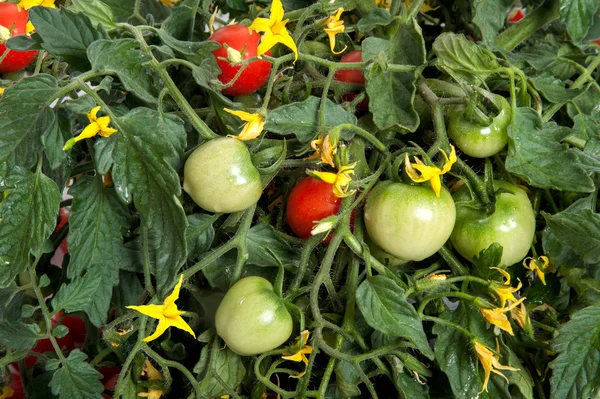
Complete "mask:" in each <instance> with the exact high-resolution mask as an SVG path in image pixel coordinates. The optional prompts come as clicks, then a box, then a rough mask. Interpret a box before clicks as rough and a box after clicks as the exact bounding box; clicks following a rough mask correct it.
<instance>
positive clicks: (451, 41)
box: [433, 33, 499, 85]
mask: <svg viewBox="0 0 600 399" xmlns="http://www.w3.org/2000/svg"><path fill="white" fill-rule="evenodd" d="M433 51H434V52H435V54H436V55H437V60H436V62H435V65H436V66H437V67H438V69H439V70H441V71H442V72H448V73H450V74H451V75H452V77H453V78H455V79H456V80H458V81H463V82H466V83H469V84H474V85H480V84H481V79H485V78H486V77H487V76H488V75H489V74H490V73H491V71H493V70H495V69H497V68H498V67H499V64H498V61H496V57H494V55H493V54H492V53H491V52H489V51H488V50H486V49H485V48H483V47H481V46H478V45H477V44H475V43H473V42H471V41H469V40H467V38H466V37H465V36H464V35H463V34H459V35H457V34H455V33H442V34H441V35H439V36H438V37H437V38H436V39H435V42H434V43H433Z"/></svg>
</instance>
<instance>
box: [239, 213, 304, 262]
mask: <svg viewBox="0 0 600 399" xmlns="http://www.w3.org/2000/svg"><path fill="white" fill-rule="evenodd" d="M246 244H247V246H248V264H251V265H256V266H265V267H268V266H272V267H277V266H279V262H281V263H282V264H283V265H298V264H299V263H300V254H299V253H297V252H296V251H294V250H293V249H292V247H291V246H290V244H289V243H288V242H287V241H285V240H284V239H283V238H281V237H280V236H279V235H278V234H277V230H275V229H274V228H273V227H272V226H271V225H268V224H263V223H261V224H258V225H256V226H254V227H252V228H251V229H250V230H249V231H248V235H247V243H246ZM278 260H279V261H278Z"/></svg>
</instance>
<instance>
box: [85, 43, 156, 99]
mask: <svg viewBox="0 0 600 399" xmlns="http://www.w3.org/2000/svg"><path fill="white" fill-rule="evenodd" d="M138 47H139V43H138V42H137V41H135V40H133V39H119V40H98V41H96V42H95V43H93V44H91V45H90V47H89V49H88V51H87V56H88V58H89V60H90V62H91V63H92V68H93V69H94V70H96V71H98V72H105V73H114V74H116V75H117V76H118V77H119V79H120V80H121V82H122V83H123V86H124V87H125V89H126V90H127V91H130V92H132V93H133V94H135V95H136V96H138V97H139V98H141V99H142V100H144V101H147V102H149V103H156V101H157V100H156V86H155V84H154V75H153V74H152V73H151V71H150V70H149V69H148V68H146V67H145V66H143V64H144V63H145V62H147V61H149V57H148V56H147V55H145V54H144V53H142V52H141V51H140V50H138Z"/></svg>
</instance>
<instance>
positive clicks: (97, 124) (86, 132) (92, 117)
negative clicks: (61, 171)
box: [63, 106, 117, 151]
mask: <svg viewBox="0 0 600 399" xmlns="http://www.w3.org/2000/svg"><path fill="white" fill-rule="evenodd" d="M99 110H100V106H97V107H94V108H93V109H92V110H91V111H90V112H89V113H87V114H86V115H87V117H88V120H89V121H90V124H89V125H87V126H86V127H85V129H83V132H81V133H80V134H79V136H77V137H73V138H71V139H69V140H68V141H67V142H66V143H65V145H64V146H63V151H66V150H69V149H71V148H72V147H73V146H74V145H75V143H76V142H78V141H81V140H83V139H89V138H91V137H94V136H95V135H97V134H99V135H100V136H102V137H109V136H111V135H112V134H114V133H116V132H117V129H113V128H110V127H108V125H109V124H110V116H101V117H99V118H98V117H97V116H96V115H97V114H98V111H99Z"/></svg>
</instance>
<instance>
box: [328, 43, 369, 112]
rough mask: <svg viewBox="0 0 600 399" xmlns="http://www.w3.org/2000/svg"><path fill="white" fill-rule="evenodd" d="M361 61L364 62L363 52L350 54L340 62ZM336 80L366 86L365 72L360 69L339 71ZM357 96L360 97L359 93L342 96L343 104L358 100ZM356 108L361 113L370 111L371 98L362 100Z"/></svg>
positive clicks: (357, 51) (358, 51)
mask: <svg viewBox="0 0 600 399" xmlns="http://www.w3.org/2000/svg"><path fill="white" fill-rule="evenodd" d="M360 61H362V51H361V50H356V51H351V52H349V53H348V54H346V55H344V56H343V57H342V58H341V59H340V62H360ZM334 79H335V80H339V81H340V82H346V83H355V84H361V85H364V84H365V75H364V74H363V72H362V71H361V70H360V69H342V70H339V71H337V72H336V73H335V76H334ZM357 95H358V94H357V93H345V94H342V101H343V102H351V101H352V100H354V99H355V98H356V96H357ZM356 108H357V109H359V110H361V111H366V110H368V109H369V98H368V97H365V99H364V100H362V101H361V102H359V103H358V104H357V105H356Z"/></svg>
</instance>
